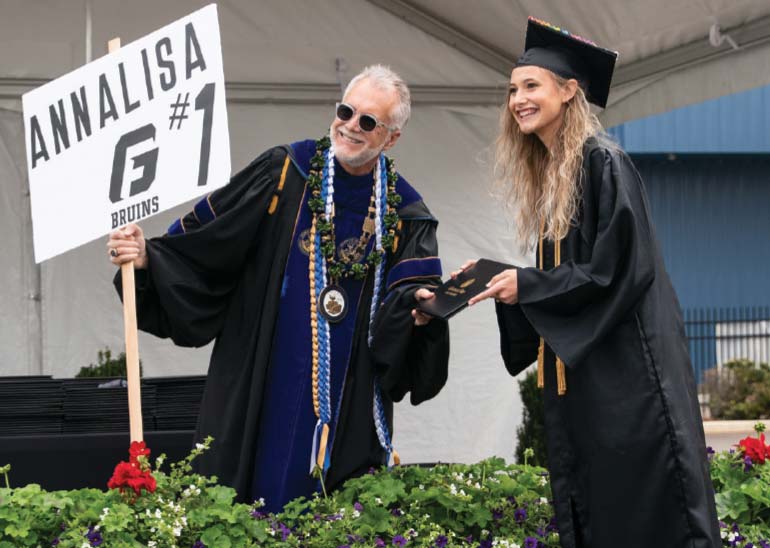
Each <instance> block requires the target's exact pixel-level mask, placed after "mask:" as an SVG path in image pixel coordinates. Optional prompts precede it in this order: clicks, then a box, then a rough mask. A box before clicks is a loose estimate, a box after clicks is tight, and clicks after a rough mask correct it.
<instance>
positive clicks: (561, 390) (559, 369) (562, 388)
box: [553, 240, 567, 396]
mask: <svg viewBox="0 0 770 548" xmlns="http://www.w3.org/2000/svg"><path fill="white" fill-rule="evenodd" d="M553 247H554V266H555V267H556V266H559V265H560V264H561V240H559V241H558V242H554V244H553ZM556 391H557V392H558V394H559V395H560V396H563V395H564V394H566V393H567V372H566V370H565V369H564V362H563V361H562V360H561V358H559V357H558V356H557V358H556Z"/></svg>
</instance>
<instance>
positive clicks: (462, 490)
mask: <svg viewBox="0 0 770 548" xmlns="http://www.w3.org/2000/svg"><path fill="white" fill-rule="evenodd" d="M460 496H462V497H464V496H465V490H464V489H460Z"/></svg>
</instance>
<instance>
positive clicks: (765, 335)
mask: <svg viewBox="0 0 770 548" xmlns="http://www.w3.org/2000/svg"><path fill="white" fill-rule="evenodd" d="M684 325H685V332H686V333H687V339H688V345H689V350H690V359H691V360H692V365H693V368H694V369H695V379H696V381H697V382H698V383H699V384H700V383H701V382H702V381H703V379H704V376H703V374H704V372H705V371H706V370H708V369H711V368H713V367H721V366H722V365H723V364H725V363H727V362H729V361H731V360H738V359H748V360H751V361H753V362H756V363H770V306H753V307H743V308H697V309H686V310H684Z"/></svg>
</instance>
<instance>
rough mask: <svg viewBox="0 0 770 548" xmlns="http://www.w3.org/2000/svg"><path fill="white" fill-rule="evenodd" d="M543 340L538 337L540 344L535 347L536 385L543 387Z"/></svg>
mask: <svg viewBox="0 0 770 548" xmlns="http://www.w3.org/2000/svg"><path fill="white" fill-rule="evenodd" d="M544 362H545V341H544V340H543V339H542V338H541V339H540V346H539V348H538V349H537V387H538V388H543V387H545V363H544Z"/></svg>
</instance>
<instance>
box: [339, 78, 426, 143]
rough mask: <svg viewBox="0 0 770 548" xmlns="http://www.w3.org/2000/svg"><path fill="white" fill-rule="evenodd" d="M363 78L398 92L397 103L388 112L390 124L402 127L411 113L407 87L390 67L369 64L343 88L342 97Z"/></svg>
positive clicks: (410, 101)
mask: <svg viewBox="0 0 770 548" xmlns="http://www.w3.org/2000/svg"><path fill="white" fill-rule="evenodd" d="M363 80H369V81H371V82H372V83H373V84H374V85H376V86H377V87H379V88H380V89H393V90H395V92H396V93H397V94H398V105H396V108H395V109H393V112H391V113H390V120H391V124H392V125H393V126H395V127H396V128H397V129H401V128H403V127H404V126H405V125H406V123H407V122H408V121H409V116H410V114H411V113H412V98H411V95H410V93H409V87H408V86H407V85H406V82H404V80H402V79H401V77H400V76H399V75H398V74H396V73H395V72H394V71H393V70H391V68H390V67H387V66H385V65H369V66H368V67H366V68H365V69H364V70H362V71H361V72H359V73H358V74H357V75H356V76H355V77H354V78H353V79H352V80H351V81H350V83H349V84H348V86H347V87H346V88H345V93H344V94H343V97H344V96H345V95H347V94H348V92H349V91H350V90H351V89H353V87H354V86H355V85H356V84H358V83H359V82H361V81H363Z"/></svg>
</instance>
